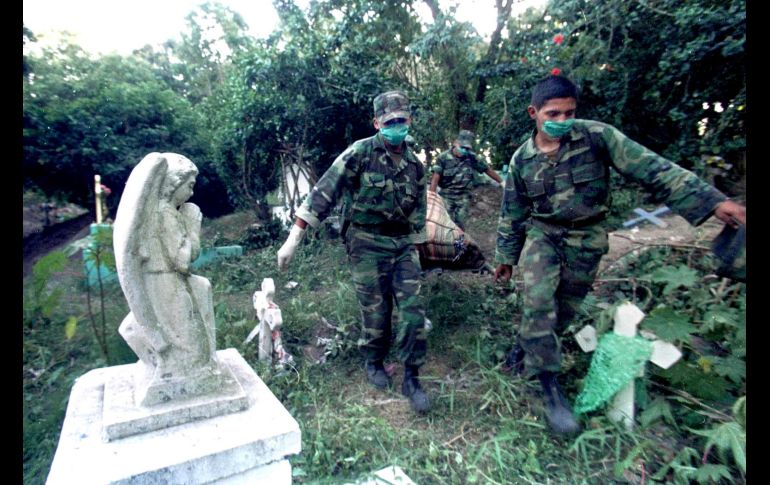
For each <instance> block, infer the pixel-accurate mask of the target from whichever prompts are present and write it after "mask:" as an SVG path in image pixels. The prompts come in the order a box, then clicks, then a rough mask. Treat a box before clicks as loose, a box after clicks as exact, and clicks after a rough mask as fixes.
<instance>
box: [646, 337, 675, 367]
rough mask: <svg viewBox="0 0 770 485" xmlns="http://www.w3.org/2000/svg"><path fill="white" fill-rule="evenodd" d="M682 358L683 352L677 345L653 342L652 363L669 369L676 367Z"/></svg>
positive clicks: (658, 341) (660, 341)
mask: <svg viewBox="0 0 770 485" xmlns="http://www.w3.org/2000/svg"><path fill="white" fill-rule="evenodd" d="M681 357H682V352H681V351H680V350H679V349H678V348H677V346H676V345H674V344H672V343H670V342H664V341H663V340H655V341H653V342H652V355H651V356H650V362H652V363H653V364H655V365H657V366H658V367H662V368H663V369H668V368H669V367H671V366H672V365H674V364H675V363H676V362H677V361H678V360H679V359H680V358H681Z"/></svg>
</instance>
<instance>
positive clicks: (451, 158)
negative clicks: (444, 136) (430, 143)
mask: <svg viewBox="0 0 770 485" xmlns="http://www.w3.org/2000/svg"><path fill="white" fill-rule="evenodd" d="M487 167H488V165H487V164H486V162H484V161H483V160H480V159H479V158H478V157H477V156H476V154H475V153H473V152H471V153H469V154H468V155H465V156H464V157H457V156H455V154H454V153H453V152H452V150H451V149H450V150H447V151H445V152H442V153H441V154H440V155H439V156H438V157H436V161H435V162H434V164H433V166H432V167H431V172H433V173H438V174H441V178H440V179H439V181H438V186H439V187H440V188H441V190H443V191H445V193H449V194H462V193H464V192H466V191H467V190H468V189H470V188H471V187H472V184H473V177H474V175H475V174H474V172H480V173H484V172H486V171H487Z"/></svg>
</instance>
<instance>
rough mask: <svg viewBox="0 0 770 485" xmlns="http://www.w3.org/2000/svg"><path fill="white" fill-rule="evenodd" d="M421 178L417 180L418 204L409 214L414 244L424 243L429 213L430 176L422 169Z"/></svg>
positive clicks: (411, 236) (410, 235)
mask: <svg viewBox="0 0 770 485" xmlns="http://www.w3.org/2000/svg"><path fill="white" fill-rule="evenodd" d="M417 163H419V162H417ZM420 172H421V177H422V178H421V179H420V180H418V181H417V206H416V207H415V208H414V210H413V211H412V213H411V214H409V218H408V220H409V227H410V229H411V230H410V234H409V237H410V239H411V241H412V243H414V244H422V243H424V242H425V240H426V234H425V218H426V216H427V214H428V197H427V194H426V193H425V191H426V185H427V179H428V176H427V174H426V173H425V171H424V170H420Z"/></svg>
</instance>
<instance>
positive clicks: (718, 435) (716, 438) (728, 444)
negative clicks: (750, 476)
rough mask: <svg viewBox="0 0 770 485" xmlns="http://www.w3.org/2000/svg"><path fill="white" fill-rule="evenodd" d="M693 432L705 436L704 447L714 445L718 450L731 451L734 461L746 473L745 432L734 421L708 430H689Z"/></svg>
mask: <svg viewBox="0 0 770 485" xmlns="http://www.w3.org/2000/svg"><path fill="white" fill-rule="evenodd" d="M691 431H692V432H693V433H695V434H697V435H700V436H705V437H706V438H708V440H707V441H706V449H708V448H709V447H711V446H716V448H717V450H719V452H720V453H721V452H724V451H727V450H730V451H732V454H733V459H734V460H735V463H737V464H738V466H739V467H740V468H741V470H742V471H743V473H746V432H745V431H744V430H743V428H741V425H740V424H738V422H736V421H729V422H727V423H722V424H720V425H719V426H717V427H715V428H711V429H708V430H697V429H693V430H691Z"/></svg>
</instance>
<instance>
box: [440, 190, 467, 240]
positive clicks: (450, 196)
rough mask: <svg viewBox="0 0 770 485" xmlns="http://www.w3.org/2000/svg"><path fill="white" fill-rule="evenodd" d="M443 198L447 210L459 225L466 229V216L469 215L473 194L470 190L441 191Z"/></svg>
mask: <svg viewBox="0 0 770 485" xmlns="http://www.w3.org/2000/svg"><path fill="white" fill-rule="evenodd" d="M439 195H441V198H442V199H444V204H445V205H446V211H447V213H448V214H449V217H451V218H452V221H453V222H454V223H455V224H457V227H459V228H460V229H462V230H463V231H464V230H465V218H466V216H467V215H468V208H469V207H470V205H471V194H470V193H469V192H465V193H460V194H456V193H453V192H447V191H443V192H441V194H439Z"/></svg>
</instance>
